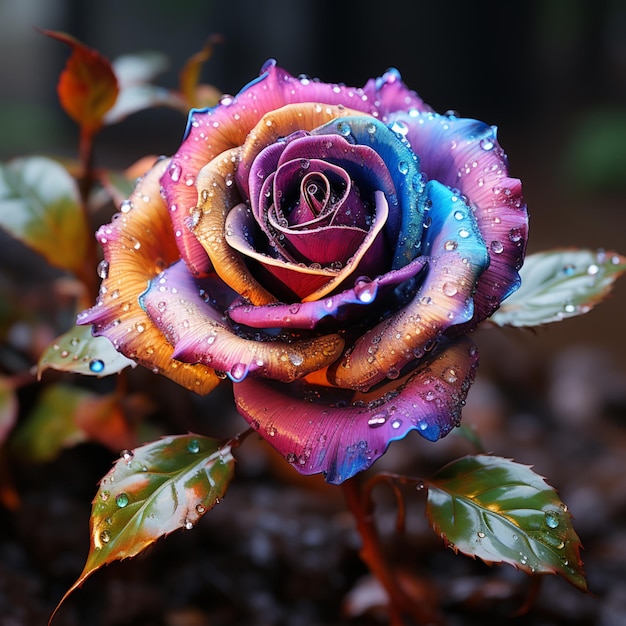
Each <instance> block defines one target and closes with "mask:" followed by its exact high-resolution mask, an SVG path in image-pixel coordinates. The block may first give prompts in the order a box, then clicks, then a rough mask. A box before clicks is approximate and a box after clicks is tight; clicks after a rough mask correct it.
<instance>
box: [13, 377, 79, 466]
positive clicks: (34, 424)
mask: <svg viewBox="0 0 626 626" xmlns="http://www.w3.org/2000/svg"><path fill="white" fill-rule="evenodd" d="M90 395H91V394H90V393H89V392H87V391H85V390H83V389H78V388H77V387H71V386H69V385H50V386H48V387H46V388H45V389H44V390H43V391H42V393H41V396H40V397H39V399H38V401H37V403H36V405H35V407H34V408H33V410H32V411H31V413H30V414H29V415H28V416H27V417H26V419H25V420H24V421H23V422H22V423H20V425H19V427H18V428H17V431H16V433H15V435H14V437H13V439H12V442H11V443H12V446H13V448H14V449H15V451H16V452H17V453H18V454H19V455H20V456H22V457H23V458H25V459H28V460H30V461H34V462H44V461H50V460H52V459H54V458H55V457H56V456H57V455H58V454H59V452H60V451H61V450H62V449H63V448H68V447H71V446H74V445H76V444H77V443H80V442H81V441H85V438H86V437H85V433H84V432H83V431H82V430H81V429H80V428H79V426H78V424H77V423H76V420H75V415H76V413H77V411H78V409H79V406H80V404H81V402H82V401H83V400H84V399H85V398H87V397H89V396H90Z"/></svg>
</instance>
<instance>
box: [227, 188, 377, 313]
mask: <svg viewBox="0 0 626 626" xmlns="http://www.w3.org/2000/svg"><path fill="white" fill-rule="evenodd" d="M374 197H375V206H376V211H375V216H374V220H373V223H372V225H371V227H370V230H369V231H368V233H367V235H366V236H365V238H364V240H363V243H362V245H361V246H360V247H359V249H358V250H357V251H356V252H355V253H354V254H353V255H352V256H351V257H350V259H349V260H348V261H347V262H346V263H345V265H344V266H343V267H342V268H340V269H334V268H324V267H317V266H313V265H309V266H306V265H304V266H302V265H299V264H295V263H292V262H289V261H285V260H284V259H279V258H274V257H272V256H269V255H268V254H264V253H262V252H260V251H259V250H257V249H256V247H255V246H254V245H253V243H252V242H251V241H250V240H249V238H248V236H247V233H249V232H250V229H251V228H252V227H253V226H254V223H253V222H252V219H253V218H252V212H251V211H250V210H249V209H248V208H247V207H246V206H245V205H239V206H238V207H235V208H234V209H233V210H232V211H231V212H230V213H229V214H228V217H227V220H226V229H225V231H226V241H227V242H228V245H229V246H231V247H232V248H233V249H235V250H237V251H238V252H240V253H241V254H243V255H246V256H247V257H248V258H249V259H251V260H254V261H257V262H258V263H259V264H260V265H261V266H262V267H263V268H264V269H265V270H266V271H267V272H268V273H269V274H270V275H271V276H273V277H274V278H276V279H277V280H278V281H279V282H280V283H281V284H283V285H284V286H285V287H287V289H288V290H289V291H291V293H292V294H294V295H295V296H296V297H297V298H298V299H301V300H303V301H309V300H319V299H320V298H323V297H324V296H326V295H328V294H329V293H331V292H332V291H334V290H335V289H338V288H339V287H340V285H341V284H342V283H343V282H344V281H345V280H346V279H348V277H350V276H352V275H355V276H357V275H360V274H366V275H376V274H377V273H378V272H376V269H375V268H376V266H380V259H381V258H384V256H385V255H384V254H383V252H382V249H381V246H383V245H384V241H383V238H382V237H379V235H380V233H381V231H382V229H383V228H384V226H385V223H386V221H387V216H388V214H389V207H388V205H387V201H386V199H385V196H384V194H383V193H382V192H376V193H375V194H374Z"/></svg>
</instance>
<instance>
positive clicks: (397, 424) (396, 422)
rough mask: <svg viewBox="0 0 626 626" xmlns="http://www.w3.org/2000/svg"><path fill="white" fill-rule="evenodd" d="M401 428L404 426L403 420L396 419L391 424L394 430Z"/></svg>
mask: <svg viewBox="0 0 626 626" xmlns="http://www.w3.org/2000/svg"><path fill="white" fill-rule="evenodd" d="M400 426H402V420H400V419H398V418H395V419H394V420H393V421H392V422H391V428H393V429H394V430H398V428H400Z"/></svg>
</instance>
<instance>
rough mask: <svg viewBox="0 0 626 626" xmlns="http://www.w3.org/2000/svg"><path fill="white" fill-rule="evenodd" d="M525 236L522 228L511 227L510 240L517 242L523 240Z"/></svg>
mask: <svg viewBox="0 0 626 626" xmlns="http://www.w3.org/2000/svg"><path fill="white" fill-rule="evenodd" d="M522 236H523V231H522V229H521V228H517V227H516V228H511V230H510V231H509V240H510V241H512V242H513V243H517V242H518V241H521V239H522Z"/></svg>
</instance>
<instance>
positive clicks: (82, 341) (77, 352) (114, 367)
mask: <svg viewBox="0 0 626 626" xmlns="http://www.w3.org/2000/svg"><path fill="white" fill-rule="evenodd" d="M129 365H130V366H131V367H135V365H136V363H135V362H134V361H131V360H130V359H127V358H126V357H125V356H124V355H123V354H120V353H119V352H117V350H115V348H114V347H113V344H112V343H111V342H110V341H109V340H108V339H107V338H106V337H94V336H93V335H92V334H91V327H90V326H74V328H72V329H71V330H69V331H68V332H66V333H64V334H63V335H61V336H60V337H58V338H57V339H56V340H55V341H54V343H52V344H51V345H50V346H48V348H47V349H46V350H45V351H44V353H43V354H42V355H41V358H40V359H39V363H38V364H37V375H38V376H39V377H41V374H42V373H43V372H45V371H46V370H47V369H49V368H50V369H55V370H60V371H62V372H73V373H74V374H84V375H85V376H97V377H98V378H101V377H103V376H110V375H111V374H117V373H119V372H121V371H122V370H123V369H124V368H126V367H128V366H129Z"/></svg>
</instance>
